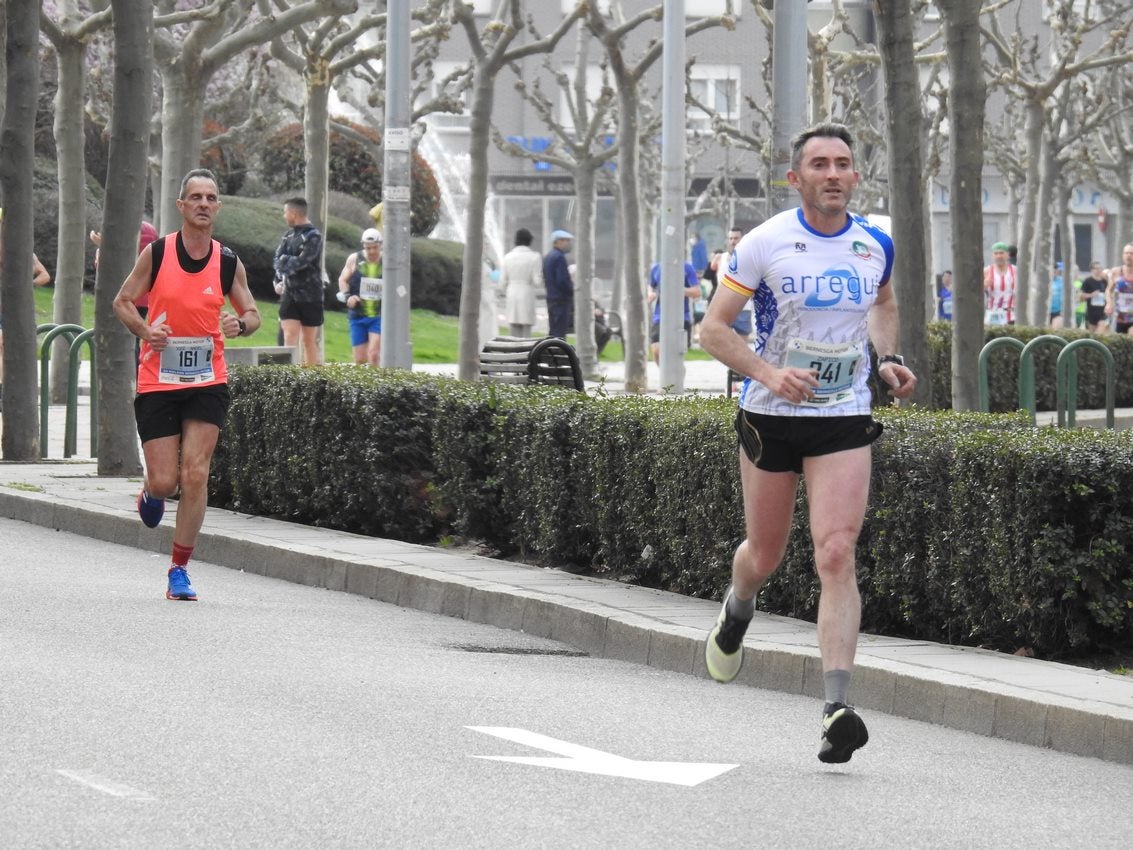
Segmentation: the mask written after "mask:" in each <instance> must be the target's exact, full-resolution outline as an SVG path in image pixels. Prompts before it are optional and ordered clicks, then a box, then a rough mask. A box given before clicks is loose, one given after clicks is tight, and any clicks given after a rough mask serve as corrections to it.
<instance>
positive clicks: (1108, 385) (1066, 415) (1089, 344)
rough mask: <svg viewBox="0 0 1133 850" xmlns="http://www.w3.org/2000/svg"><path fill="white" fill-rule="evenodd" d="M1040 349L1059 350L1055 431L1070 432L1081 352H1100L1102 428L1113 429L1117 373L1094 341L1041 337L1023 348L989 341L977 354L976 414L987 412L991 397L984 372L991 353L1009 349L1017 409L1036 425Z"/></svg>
mask: <svg viewBox="0 0 1133 850" xmlns="http://www.w3.org/2000/svg"><path fill="white" fill-rule="evenodd" d="M1044 345H1056V346H1058V347H1059V348H1061V349H1062V350H1061V351H1060V352H1059V353H1058V359H1057V360H1056V361H1055V408H1056V409H1057V412H1058V425H1059V427H1069V428H1073V427H1074V425H1075V418H1076V417H1075V415H1076V413H1077V410H1078V356H1079V354H1080V353H1081V352H1082V351H1083V350H1084V349H1094V350H1096V351H1100V352H1101V354H1102V357H1103V359H1104V360H1105V364H1106V376H1105V425H1106V427H1107V428H1110V429H1113V427H1114V414H1113V411H1114V401H1115V398H1116V395H1117V369H1116V365H1115V363H1114V359H1113V354H1112V353H1111V352H1110V350H1109V349H1108V348H1107V347H1106V346H1105V345H1103V344H1102V343H1100V342H1098V341H1097V340H1096V339H1076V340H1074V341H1073V342H1067V341H1066V340H1065V339H1063V338H1062V337H1060V336H1055V335H1054V334H1042V335H1041V336H1037V337H1035V338H1034V339H1032V340H1031V341H1030V342H1028V343H1027V344H1026V345H1024V344H1023V343H1022V342H1021V341H1020V340H1017V339H1015V338H1014V337H1009V336H1001V337H997V338H996V339H993V340H990V341H989V342H988V343H987V344H986V345H984V347H983V348H982V349H981V350H980V359H979V393H980V410H981V411H983V412H984V413H988V412H990V410H991V394H990V391H989V390H988V378H987V368H988V360H989V358H990V356H991V352H992V351H994V350H995V349H996V348H1013V349H1016V350H1017V351H1018V352H1019V407H1020V408H1021V409H1023V410H1026V411H1028V412H1029V413H1030V414H1031V422H1032V423H1035V422H1036V407H1037V401H1036V392H1035V351H1036V349H1038V348H1041V347H1042V346H1044Z"/></svg>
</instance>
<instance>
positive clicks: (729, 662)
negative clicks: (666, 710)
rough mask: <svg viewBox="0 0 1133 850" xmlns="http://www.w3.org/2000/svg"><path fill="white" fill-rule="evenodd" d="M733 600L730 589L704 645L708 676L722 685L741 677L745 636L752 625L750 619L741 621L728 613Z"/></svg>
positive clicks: (725, 595)
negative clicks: (729, 601) (738, 676)
mask: <svg viewBox="0 0 1133 850" xmlns="http://www.w3.org/2000/svg"><path fill="white" fill-rule="evenodd" d="M731 598H732V589H731V588H730V587H729V588H728V592H727V593H726V594H724V604H723V605H722V606H721V607H720V616H719V617H718V618H717V620H716V625H715V626H713V627H712V631H710V632H709V633H708V640H707V641H705V644H704V666H705V667H707V668H708V675H709V676H711V677H712V678H713V679H715V680H716V681H717V682H721V683H727V682H730V681H732V679H734V678H736V676H737V675H739V672H740V667H742V666H743V663H744V634H745V633H746V632H747V627H748V624H749V623H751V618H750V617H749V618H748V619H746V620H741V619H739V618H738V617H733V616H731V615H730V614H729V613H728V600H729V599H731Z"/></svg>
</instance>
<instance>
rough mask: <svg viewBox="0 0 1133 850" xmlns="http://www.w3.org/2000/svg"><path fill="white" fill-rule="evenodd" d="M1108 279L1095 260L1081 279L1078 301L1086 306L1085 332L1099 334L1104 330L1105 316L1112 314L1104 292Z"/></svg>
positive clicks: (1111, 307) (1100, 265) (1111, 306)
mask: <svg viewBox="0 0 1133 850" xmlns="http://www.w3.org/2000/svg"><path fill="white" fill-rule="evenodd" d="M1108 289H1109V278H1107V277H1106V274H1105V270H1104V269H1103V268H1102V264H1101V263H1100V262H1098V261H1097V260H1094V261H1093V262H1092V263H1090V274H1089V276H1088V277H1084V278H1082V288H1081V289H1079V290H1078V300H1079V301H1082V302H1084V303H1085V305H1086V330H1088V331H1089V332H1090V333H1095V334H1100V333H1101V332H1102V331H1103V330H1105V323H1106V316H1107V315H1109V314H1110V313H1112V312H1113V305H1112V304H1111V303H1107V299H1106V291H1107V290H1108Z"/></svg>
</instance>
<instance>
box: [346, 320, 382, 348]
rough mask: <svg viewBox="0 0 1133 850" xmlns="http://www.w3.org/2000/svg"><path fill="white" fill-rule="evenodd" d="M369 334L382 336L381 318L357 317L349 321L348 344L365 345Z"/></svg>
mask: <svg viewBox="0 0 1133 850" xmlns="http://www.w3.org/2000/svg"><path fill="white" fill-rule="evenodd" d="M370 334H377V335H378V336H381V335H382V317H381V316H359V317H358V318H357V319H354V318H351V320H350V344H351V345H365V344H366V342H367V341H368V340H369V339H370Z"/></svg>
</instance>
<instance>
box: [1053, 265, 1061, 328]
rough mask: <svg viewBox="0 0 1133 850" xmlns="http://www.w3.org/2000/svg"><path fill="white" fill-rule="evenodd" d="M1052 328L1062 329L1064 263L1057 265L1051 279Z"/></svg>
mask: <svg viewBox="0 0 1133 850" xmlns="http://www.w3.org/2000/svg"><path fill="white" fill-rule="evenodd" d="M1050 326H1051V327H1052V328H1060V327H1062V263H1056V264H1055V266H1054V274H1053V275H1052V276H1051V278H1050Z"/></svg>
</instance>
